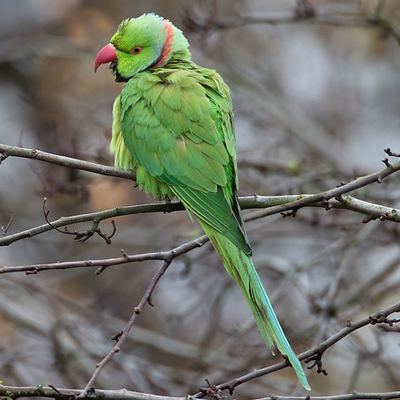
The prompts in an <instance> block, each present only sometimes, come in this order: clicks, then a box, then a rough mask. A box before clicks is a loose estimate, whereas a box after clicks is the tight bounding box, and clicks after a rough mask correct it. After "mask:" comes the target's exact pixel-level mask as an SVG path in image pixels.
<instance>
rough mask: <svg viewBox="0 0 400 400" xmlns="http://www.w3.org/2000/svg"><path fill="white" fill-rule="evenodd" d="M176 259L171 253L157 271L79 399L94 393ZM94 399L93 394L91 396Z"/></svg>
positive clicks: (172, 252) (171, 252)
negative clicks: (138, 317) (101, 376)
mask: <svg viewBox="0 0 400 400" xmlns="http://www.w3.org/2000/svg"><path fill="white" fill-rule="evenodd" d="M175 257H176V254H175V253H174V251H170V252H169V255H168V256H167V257H166V258H165V260H164V263H163V265H162V266H161V268H160V269H159V270H158V271H157V273H156V274H155V275H154V276H153V278H152V279H151V281H150V284H149V286H148V287H147V289H146V292H145V293H144V295H143V297H142V299H141V300H140V302H139V304H138V305H137V306H136V307H134V309H133V313H132V315H131V317H130V318H129V321H128V323H127V324H126V326H125V328H124V329H123V331H122V332H121V334H118V335H117V336H116V337H115V340H116V342H117V343H116V344H115V345H114V347H113V348H112V349H111V350H110V351H109V353H108V354H107V355H106V356H105V357H104V358H103V359H102V360H101V361H100V362H99V363H98V364H97V365H96V369H95V371H94V373H93V375H92V376H91V378H90V379H89V381H88V383H87V384H86V386H85V388H84V389H83V391H82V393H81V394H80V395H79V396H78V397H77V398H78V399H85V398H87V397H88V394H89V392H90V391H92V388H93V387H94V386H93V385H94V383H95V381H96V379H97V377H98V376H99V374H100V372H101V371H102V369H103V368H104V367H105V365H106V364H107V362H108V361H110V360H111V358H112V357H113V356H114V354H115V353H118V352H119V351H120V350H121V346H122V344H123V343H124V341H125V339H126V338H127V336H128V334H129V332H130V331H131V329H132V326H133V324H134V323H135V321H136V318H137V316H138V315H139V314H140V313H141V312H142V309H143V307H144V306H145V305H146V303H149V305H152V304H151V295H152V293H153V291H154V289H155V287H156V285H157V283H158V281H159V280H160V279H161V277H162V276H163V275H164V273H165V272H166V270H167V269H168V267H169V266H170V265H171V263H172V261H173V260H174V258H175ZM90 397H92V392H91V396H90Z"/></svg>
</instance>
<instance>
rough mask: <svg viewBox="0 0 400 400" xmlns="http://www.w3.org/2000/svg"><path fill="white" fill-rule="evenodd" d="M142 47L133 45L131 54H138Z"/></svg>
mask: <svg viewBox="0 0 400 400" xmlns="http://www.w3.org/2000/svg"><path fill="white" fill-rule="evenodd" d="M142 50H143V48H142V47H140V46H135V47H133V48H132V50H131V54H140V53H141V52H142Z"/></svg>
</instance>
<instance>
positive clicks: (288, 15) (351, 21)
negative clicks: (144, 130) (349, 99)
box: [185, 0, 400, 44]
mask: <svg viewBox="0 0 400 400" xmlns="http://www.w3.org/2000/svg"><path fill="white" fill-rule="evenodd" d="M384 6H385V1H384V0H379V2H378V5H377V7H376V9H375V11H374V12H373V13H372V14H371V15H367V14H366V12H365V11H364V10H363V9H362V6H361V2H360V3H359V4H358V7H355V6H354V5H349V6H348V7H346V6H344V7H342V8H338V7H332V6H331V5H330V4H329V3H328V4H324V5H319V6H316V5H314V4H311V3H310V2H309V1H307V0H297V4H296V6H295V7H294V8H293V10H292V11H291V12H285V13H275V14H273V13H269V14H268V15H267V16H259V15H257V16H243V15H240V14H239V13H237V15H236V16H234V17H225V18H218V16H216V15H215V11H214V10H213V11H212V12H211V13H210V15H209V16H208V18H206V19H204V18H203V20H201V19H200V18H199V17H198V16H193V15H191V13H190V12H189V11H187V12H186V16H185V17H186V18H185V25H186V29H187V30H191V31H193V32H200V33H201V34H202V35H203V36H204V35H205V34H209V33H212V32H215V31H217V30H226V29H236V28H240V27H243V26H245V25H253V24H263V25H273V26H275V25H288V24H295V23H304V22H308V23H312V24H322V25H333V26H341V27H360V28H371V27H381V28H383V29H385V30H387V31H388V32H389V33H390V34H391V35H392V36H393V37H394V38H395V40H396V41H397V43H398V44H400V28H399V27H398V26H397V24H396V23H395V22H394V21H393V20H392V19H390V18H389V17H388V16H387V15H385V13H384Z"/></svg>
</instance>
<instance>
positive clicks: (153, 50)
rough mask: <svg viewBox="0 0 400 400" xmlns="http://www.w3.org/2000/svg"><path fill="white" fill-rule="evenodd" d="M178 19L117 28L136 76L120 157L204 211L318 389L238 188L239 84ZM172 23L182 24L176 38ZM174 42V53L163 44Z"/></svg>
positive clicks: (254, 307) (117, 140)
mask: <svg viewBox="0 0 400 400" xmlns="http://www.w3.org/2000/svg"><path fill="white" fill-rule="evenodd" d="M169 24H170V23H169V22H168V21H166V20H163V19H162V18H160V17H158V16H155V15H153V14H145V15H143V16H142V17H139V18H137V19H130V20H126V21H124V22H123V24H122V25H121V26H120V27H119V29H118V31H117V33H116V34H115V35H114V36H113V38H112V43H113V45H114V47H115V52H116V55H117V58H118V64H117V65H116V64H115V65H116V66H115V72H116V73H117V79H118V80H125V81H126V83H125V86H124V88H123V89H122V92H121V95H120V96H119V97H118V98H117V99H116V101H115V103H114V109H113V116H114V122H113V137H112V141H111V149H112V150H113V151H114V152H115V164H116V166H117V167H119V168H123V169H133V170H135V171H136V173H137V182H138V184H139V186H140V187H141V188H143V189H144V190H145V192H146V193H147V194H150V195H152V196H154V197H155V198H157V199H171V198H172V197H173V196H176V197H177V198H178V199H180V200H181V202H182V203H183V205H184V206H185V208H186V210H187V211H188V213H189V216H191V214H193V215H194V216H196V217H197V218H198V220H199V222H200V224H201V225H202V227H203V229H204V231H205V233H206V234H207V235H208V236H209V238H210V240H211V242H212V244H213V246H214V248H215V249H216V250H217V252H218V253H219V255H220V257H221V259H222V261H223V263H224V266H225V268H226V270H227V271H228V273H229V274H230V276H231V277H232V278H233V279H234V280H235V281H236V282H237V283H238V285H239V286H240V288H241V290H242V292H243V295H244V297H245V299H246V301H247V303H248V305H249V307H250V309H251V311H252V313H253V315H254V318H255V320H256V322H257V325H258V327H259V329H260V332H261V334H262V337H263V339H264V341H265V343H266V344H267V346H268V347H269V348H271V349H272V348H273V346H274V344H276V346H277V347H278V349H279V351H280V352H281V353H282V354H284V355H287V357H288V359H289V361H290V363H291V364H292V366H293V368H294V370H295V372H296V374H297V376H298V379H299V381H300V382H301V384H302V385H303V386H304V388H306V389H307V390H309V389H310V387H309V385H308V382H307V379H306V377H305V375H304V372H303V369H302V367H301V364H300V362H299V360H298V359H297V357H296V355H295V353H294V352H293V350H292V349H291V347H290V345H289V343H288V341H287V339H286V337H285V334H284V332H283V330H282V328H281V326H280V324H279V322H278V320H277V318H276V315H275V313H274V311H273V309H272V306H271V303H270V301H269V299H268V297H267V294H266V293H265V290H264V288H263V286H262V283H261V281H260V279H259V277H258V275H257V272H256V269H255V268H254V265H253V262H252V260H251V258H250V257H251V248H250V245H249V242H248V239H247V235H246V232H245V229H244V225H243V220H242V216H241V212H240V207H239V203H238V198H237V187H238V181H237V166H236V139H235V134H234V127H233V114H232V101H231V97H230V93H229V89H228V87H227V86H226V84H225V83H224V81H223V80H222V78H221V77H220V76H219V75H218V74H217V73H216V72H215V71H213V70H209V69H206V68H201V67H199V66H197V65H196V64H194V63H193V62H192V61H191V60H190V52H189V51H188V43H187V41H186V39H185V38H184V36H183V34H182V32H181V31H179V30H178V29H177V28H175V27H174V26H173V25H169ZM168 26H170V28H171V29H172V32H173V40H172V41H170V42H168V40H169V39H168V38H167V37H166V35H168V32H170V31H169V28H168V29H167V28H166V27H168ZM167 42H168V43H169V44H168V43H167ZM134 46H141V47H142V52H141V53H140V54H137V55H134V54H131V52H130V50H131V49H132V48H133V47H134ZM168 46H170V48H168ZM166 49H167V50H168V54H164V53H163V52H164V51H166ZM160 60H162V62H161V61H160Z"/></svg>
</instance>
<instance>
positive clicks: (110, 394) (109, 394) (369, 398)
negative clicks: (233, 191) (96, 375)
mask: <svg viewBox="0 0 400 400" xmlns="http://www.w3.org/2000/svg"><path fill="white" fill-rule="evenodd" d="M80 393H81V390H80V389H61V388H55V387H53V386H42V385H38V386H22V387H18V386H2V385H0V396H5V397H11V398H13V399H18V398H21V397H38V398H40V397H43V398H54V399H56V400H71V399H73V398H74V397H75V398H76V396H79V394H80ZM191 398H192V397H191V396H186V397H183V396H182V397H172V396H157V395H154V394H147V393H138V392H132V391H130V390H126V389H119V390H96V392H95V393H94V394H93V397H91V399H92V400H100V399H101V400H190V399H191ZM399 398H400V391H397V392H381V393H360V392H352V393H348V394H341V395H336V396H307V399H308V400H364V399H365V400H380V399H382V400H391V399H399ZM258 400H304V396H278V395H273V396H269V397H264V398H263V399H258Z"/></svg>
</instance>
